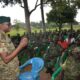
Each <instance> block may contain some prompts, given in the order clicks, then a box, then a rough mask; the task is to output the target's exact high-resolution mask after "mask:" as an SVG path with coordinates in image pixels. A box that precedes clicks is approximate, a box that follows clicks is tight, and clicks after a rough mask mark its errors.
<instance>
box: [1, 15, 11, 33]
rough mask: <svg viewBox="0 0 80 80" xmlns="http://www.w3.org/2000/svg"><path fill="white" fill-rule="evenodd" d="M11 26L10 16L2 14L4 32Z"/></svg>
mask: <svg viewBox="0 0 80 80" xmlns="http://www.w3.org/2000/svg"><path fill="white" fill-rule="evenodd" d="M10 28H11V20H10V17H6V16H0V30H3V31H4V32H9V31H10Z"/></svg>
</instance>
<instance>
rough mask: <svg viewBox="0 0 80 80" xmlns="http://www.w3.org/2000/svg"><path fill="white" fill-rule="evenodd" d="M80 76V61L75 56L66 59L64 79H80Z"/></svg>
mask: <svg viewBox="0 0 80 80" xmlns="http://www.w3.org/2000/svg"><path fill="white" fill-rule="evenodd" d="M79 76H80V61H77V60H75V59H74V58H73V57H69V58H68V59H67V61H66V66H65V69H64V80H79V79H78V77H79Z"/></svg>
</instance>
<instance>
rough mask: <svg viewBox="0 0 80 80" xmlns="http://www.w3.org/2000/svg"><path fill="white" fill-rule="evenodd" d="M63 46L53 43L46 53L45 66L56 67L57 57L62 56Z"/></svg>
mask: <svg viewBox="0 0 80 80" xmlns="http://www.w3.org/2000/svg"><path fill="white" fill-rule="evenodd" d="M62 50H63V48H62V47H61V46H59V45H58V44H54V43H52V44H51V46H50V48H49V50H48V51H47V53H46V54H45V55H44V60H45V67H49V68H54V65H55V63H56V61H57V58H58V57H59V56H61V51H62Z"/></svg>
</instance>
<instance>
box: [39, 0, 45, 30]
mask: <svg viewBox="0 0 80 80" xmlns="http://www.w3.org/2000/svg"><path fill="white" fill-rule="evenodd" d="M40 1H41V2H40V3H41V18H42V27H43V32H46V27H45V20H44V10H43V0H40Z"/></svg>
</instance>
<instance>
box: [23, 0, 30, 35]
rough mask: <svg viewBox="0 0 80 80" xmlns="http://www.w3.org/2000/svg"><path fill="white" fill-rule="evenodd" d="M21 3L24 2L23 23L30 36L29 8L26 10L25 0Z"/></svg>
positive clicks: (26, 3)
mask: <svg viewBox="0 0 80 80" xmlns="http://www.w3.org/2000/svg"><path fill="white" fill-rule="evenodd" d="M23 2H24V12H25V23H26V26H27V32H28V33H29V34H30V33H31V26H30V13H29V8H28V2H27V0H23Z"/></svg>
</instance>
